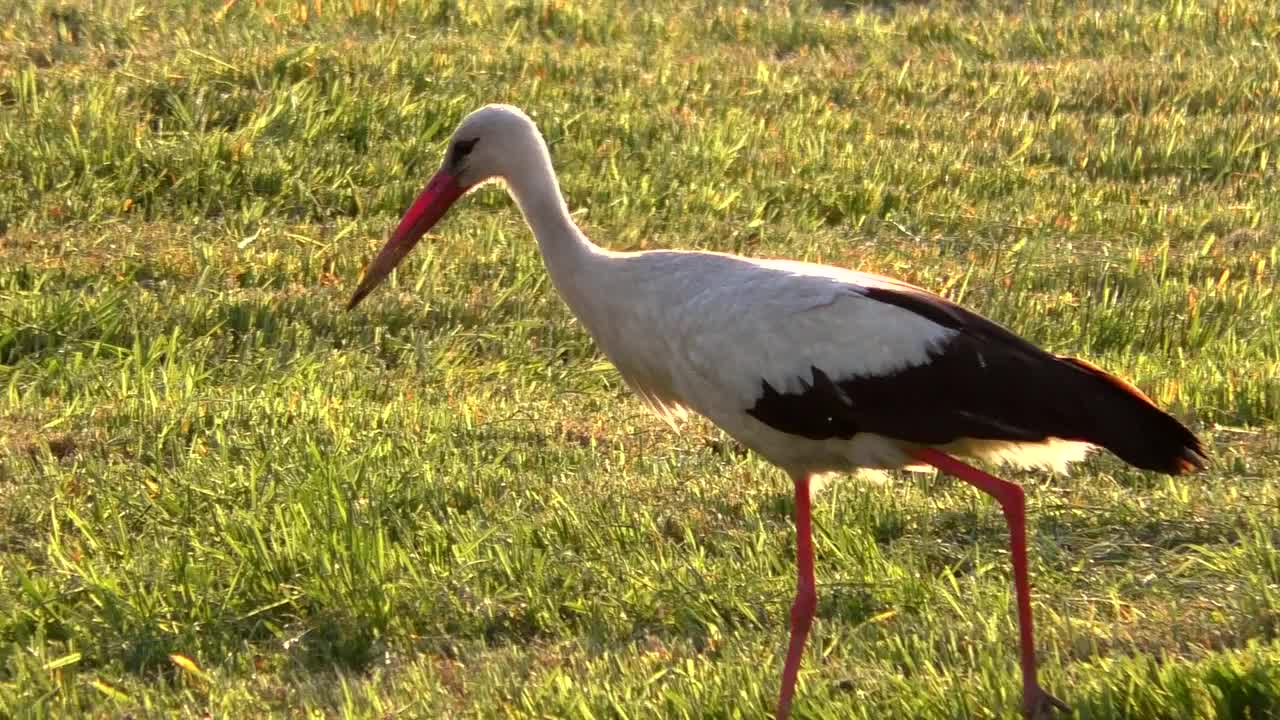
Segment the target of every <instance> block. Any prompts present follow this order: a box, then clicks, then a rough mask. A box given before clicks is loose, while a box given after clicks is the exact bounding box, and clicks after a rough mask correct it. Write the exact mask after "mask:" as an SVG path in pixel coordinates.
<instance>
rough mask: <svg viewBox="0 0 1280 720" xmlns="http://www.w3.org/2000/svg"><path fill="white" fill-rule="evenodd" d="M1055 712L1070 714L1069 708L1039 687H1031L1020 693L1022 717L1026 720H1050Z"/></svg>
mask: <svg viewBox="0 0 1280 720" xmlns="http://www.w3.org/2000/svg"><path fill="white" fill-rule="evenodd" d="M1055 711H1057V712H1062V713H1066V714H1070V713H1071V707H1070V706H1069V705H1067V704H1066V703H1064V702H1062V701H1061V700H1059V699H1058V698H1056V697H1054V696H1052V695H1050V694H1049V693H1048V692H1046V691H1045V689H1044V688H1042V687H1040V686H1039V685H1031V686H1029V687H1027V689H1026V690H1025V691H1024V692H1023V693H1022V715H1023V717H1025V718H1027V720H1050V718H1052V717H1053V715H1054V712H1055Z"/></svg>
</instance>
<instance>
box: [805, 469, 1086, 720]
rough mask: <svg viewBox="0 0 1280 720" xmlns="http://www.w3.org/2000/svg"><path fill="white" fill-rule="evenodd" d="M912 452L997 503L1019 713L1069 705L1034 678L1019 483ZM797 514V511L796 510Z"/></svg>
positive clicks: (1039, 714)
mask: <svg viewBox="0 0 1280 720" xmlns="http://www.w3.org/2000/svg"><path fill="white" fill-rule="evenodd" d="M912 454H913V455H914V456H915V457H916V459H918V460H923V461H924V462H927V463H929V464H930V465H932V466H934V467H936V468H938V469H939V470H941V471H942V472H945V473H947V474H949V475H954V476H955V477H958V478H960V479H961V480H964V481H965V482H967V483H969V484H970V485H972V486H974V487H976V488H978V489H979V490H981V491H982V492H984V493H986V494H988V495H990V496H991V497H993V498H995V499H996V502H998V503H1000V509H1001V510H1003V511H1004V519H1005V522H1006V523H1008V525H1009V551H1010V554H1011V555H1012V556H1013V588H1014V594H1015V595H1016V597H1017V602H1018V635H1019V640H1020V646H1021V658H1022V713H1023V715H1025V716H1026V717H1028V718H1036V719H1037V720H1038V719H1039V718H1046V717H1049V716H1050V714H1051V713H1052V711H1053V710H1055V709H1056V710H1061V711H1063V712H1071V708H1069V707H1067V704H1066V703H1064V702H1062V701H1061V700H1059V699H1058V698H1056V697H1054V696H1052V695H1050V694H1049V693H1048V692H1046V691H1045V690H1044V688H1042V687H1040V683H1039V681H1037V680H1036V648H1035V640H1034V639H1033V637H1032V629H1031V583H1030V582H1029V581H1028V580H1027V529H1026V503H1025V500H1024V499H1023V494H1022V487H1021V486H1019V485H1015V484H1013V483H1011V482H1008V481H1005V480H1001V479H1000V478H997V477H994V476H992V475H988V474H987V473H984V472H982V471H981V470H979V469H977V468H975V467H972V466H970V465H966V464H965V463H962V462H960V461H959V460H956V459H955V458H953V457H951V456H950V455H947V454H946V453H943V452H940V451H938V450H931V449H921V450H915V451H913V452H912ZM797 514H798V512H797Z"/></svg>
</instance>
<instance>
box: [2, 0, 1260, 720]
mask: <svg viewBox="0 0 1280 720" xmlns="http://www.w3.org/2000/svg"><path fill="white" fill-rule="evenodd" d="M492 101H506V102H512V103H515V104H518V105H520V106H522V107H523V108H525V109H526V110H527V111H528V112H529V113H530V114H532V115H533V116H534V118H535V119H536V120H537V121H538V123H539V124H540V126H541V128H542V130H543V132H544V133H545V134H546V136H547V138H548V140H549V142H550V143H551V147H552V154H553V156H554V159H555V162H556V164H557V168H558V170H559V172H560V177H561V184H562V186H563V189H564V191H565V195H566V197H567V199H568V202H569V204H570V206H571V207H572V208H573V209H574V210H575V217H576V218H577V220H578V222H579V223H580V224H581V225H582V227H583V228H584V230H585V231H586V232H587V233H588V234H589V235H590V236H591V237H592V238H593V239H594V240H595V241H596V242H598V243H600V244H602V245H605V246H608V247H611V248H615V249H641V248H668V247H669V248H704V249H713V250H722V251H731V252H740V253H746V254H751V255H758V256H788V257H796V258H803V259H809V260H819V261H824V262H830V263H837V264H842V265H846V266H849V267H854V268H859V269H865V270H871V271H875V272H881V273H885V274H889V275H894V276H897V277H901V278H903V279H905V280H908V281H911V282H914V283H917V284H920V285H923V286H925V287H928V288H931V289H934V290H936V291H938V292H941V293H943V294H945V295H946V296H948V297H950V298H952V299H954V300H957V301H961V302H963V303H964V304H966V305H968V306H970V307H972V308H974V309H976V310H978V311H980V312H983V313H984V314H987V315H989V316H990V317H992V318H994V319H996V320H998V321H1000V322H1002V323H1004V324H1006V325H1008V326H1009V327H1011V328H1013V329H1014V330H1016V331H1017V332H1019V333H1020V334H1023V335H1024V336H1026V337H1028V338H1030V339H1031V340H1033V341H1035V342H1037V343H1039V344H1041V345H1043V346H1044V347H1046V348H1048V349H1050V350H1053V351H1055V352H1060V353H1070V354H1074V355H1078V356H1081V357H1084V358H1087V359H1089V360H1091V361H1093V362H1095V363H1098V364H1100V365H1103V366H1104V367H1107V368H1109V369H1112V370H1114V371H1116V372H1119V373H1121V374H1123V375H1125V376H1127V377H1129V378H1130V379H1132V380H1133V381H1134V382H1135V383H1136V384H1137V385H1138V386H1139V387H1141V388H1143V389H1144V390H1145V391H1146V392H1148V393H1149V394H1150V395H1151V396H1152V397H1153V398H1154V399H1155V400H1156V401H1157V402H1159V403H1160V404H1162V405H1163V406H1165V407H1168V408H1169V409H1170V410H1171V411H1172V412H1174V413H1175V414H1176V415H1178V417H1180V418H1181V419H1183V420H1184V421H1186V422H1187V423H1188V424H1189V425H1190V426H1191V427H1193V428H1194V429H1195V430H1196V431H1197V432H1198V433H1199V434H1200V435H1201V436H1202V437H1203V438H1204V440H1205V442H1206V445H1207V447H1208V449H1209V451H1210V455H1211V463H1210V466H1209V468H1208V469H1207V470H1206V471H1205V472H1203V473H1200V474H1196V475H1192V476H1187V477H1183V478H1178V479H1172V478H1168V477H1165V476H1158V475H1153V474H1149V473H1143V472H1138V471H1134V470H1132V469H1129V468H1127V467H1125V466H1124V465H1123V464H1122V463H1120V462H1119V461H1117V460H1115V459H1114V458H1112V457H1110V456H1107V455H1101V454H1099V455H1095V456H1093V457H1092V458H1091V459H1089V460H1088V461H1086V462H1084V463H1082V464H1080V465H1078V466H1076V467H1075V468H1074V472H1072V473H1071V474H1069V475H1051V474H1047V473H1040V472H1010V473H1008V477H1010V478H1011V479H1016V480H1018V481H1020V482H1022V483H1023V484H1024V485H1025V486H1026V487H1027V488H1028V509H1029V513H1030V524H1029V529H1028V533H1029V545H1030V550H1031V567H1032V583H1033V585H1034V590H1033V592H1034V600H1035V612H1036V620H1037V623H1038V625H1037V632H1038V641H1039V646H1040V655H1041V660H1042V667H1043V670H1042V673H1043V681H1044V684H1045V686H1046V687H1047V688H1048V689H1050V690H1051V691H1053V692H1054V693H1056V694H1058V695H1059V696H1061V697H1062V698H1063V699H1065V700H1067V701H1068V702H1070V703H1072V704H1073V705H1074V706H1075V707H1076V709H1077V714H1078V716H1079V717H1081V718H1132V719H1146V718H1169V719H1181V718H1254V719H1257V718H1265V717H1277V716H1280V549H1278V548H1280V380H1278V378H1280V293H1278V283H1280V271H1277V263H1280V236H1278V234H1277V228H1278V227H1280V166H1278V165H1280V9H1278V8H1277V6H1276V5H1275V4H1273V3H1271V2H1269V1H1268V0H1167V1H1164V0H1160V1H1157V0H1124V1H1123V2H1103V1H1102V0H1095V1H1092V2H1090V1H1087V0H1029V1H1028V2H1014V1H1012V0H1007V1H1005V2H977V1H963V0H940V1H938V2H929V1H927V0H921V1H917V2H893V1H892V0H883V1H882V2H848V3H845V2H839V1H838V0H826V1H825V2H800V1H796V2H750V3H746V4H741V5H734V6H721V5H720V4H717V3H712V2H707V1H706V0H701V1H699V2H693V3H681V2H675V1H674V0H659V2H656V3H645V4H637V5H636V7H630V6H625V5H610V4H605V3H603V2H594V1H593V2H583V3H579V2H568V1H565V2H560V1H555V0H549V1H545V2H531V1H528V0H507V1H505V2H493V3H481V4H476V5H471V4H464V3H455V2H449V1H447V0H442V1H440V2H428V1H425V0H424V1H423V2H412V1H411V0H401V1H400V2H396V1H395V0H324V1H323V2H322V1H321V0H307V1H306V2H303V1H301V0H238V1H237V0H205V1H203V2H191V3H188V2H185V1H180V0H152V1H150V2H143V1H140V0H69V1H67V2H47V1H46V0H19V1H18V2H8V3H0V717H15V718H28V717H30V718H41V717H50V718H52V717H76V716H87V717H134V718H142V717H157V718H158V717H165V718H168V717H188V718H199V717H208V716H212V717H217V718H224V717H225V718H230V717H282V718H283V717H301V716H306V717H358V718H390V717H423V718H438V717H458V718H489V717H511V718H562V717H563V718H637V719H639V718H654V717H664V718H665V717H671V718H763V717H766V716H767V715H768V714H769V713H770V712H771V709H772V704H773V701H774V697H775V693H776V684H777V678H778V674H779V671H780V668H781V661H782V644H783V641H784V639H785V633H786V623H787V609H788V607H789V604H790V598H791V592H792V588H793V583H794V575H793V569H792V562H793V556H794V550H793V547H794V546H793V528H792V523H791V510H792V500H791V497H790V484H789V482H788V481H787V479H786V478H785V476H784V475H783V474H782V473H780V472H779V471H777V470H775V469H772V468H771V467H770V466H769V465H767V464H766V463H765V462H763V461H762V460H761V459H760V458H758V457H755V456H753V455H750V454H748V453H745V452H744V451H742V450H740V449H739V448H738V447H737V446H736V445H735V444H734V443H733V442H732V441H730V440H728V439H727V438H726V437H725V436H723V435H722V434H720V433H719V432H718V431H717V430H716V429H715V428H714V427H712V426H710V425H709V424H707V423H705V422H703V421H700V420H695V421H693V422H690V423H688V424H687V425H685V426H683V427H682V428H681V429H680V430H679V431H678V432H672V431H671V430H670V429H668V428H667V427H666V426H665V425H664V424H663V423H662V422H661V421H660V420H659V419H657V418H654V417H652V416H650V415H649V414H648V413H647V412H646V410H645V409H644V407H643V406H642V404H641V403H640V402H639V401H638V400H637V399H636V398H635V397H633V396H632V395H630V394H629V393H628V392H627V391H626V389H625V388H624V387H623V385H622V383H621V381H620V379H619V377H618V375H617V374H616V372H615V371H614V370H613V368H612V367H611V366H610V365H609V364H608V363H607V362H606V361H605V360H604V358H603V356H602V355H601V354H600V353H599V352H598V351H597V350H596V348H595V347H594V346H593V345H592V343H591V341H590V340H589V338H588V337H587V336H586V334H585V332H584V331H583V330H582V329H581V328H580V327H579V326H578V325H577V324H576V322H575V321H574V319H573V318H572V317H571V316H570V315H569V313H568V311H567V310H566V308H565V307H564V305H563V304H562V303H561V301H560V300H559V299H558V298H557V297H556V295H555V291H554V289H553V288H552V287H551V285H550V283H549V281H548V280H547V278H546V275H545V271H544V269H543V266H542V261H541V259H540V258H539V256H538V254H537V248H536V246H535V245H534V243H533V242H532V239H531V236H530V234H529V232H528V230H527V229H526V228H525V226H524V224H523V221H522V220H521V218H520V216H519V214H518V213H517V211H516V210H515V209H514V207H513V205H512V204H511V202H510V201H509V200H508V198H507V197H506V195H505V194H504V193H503V192H501V190H500V189H498V188H497V187H493V188H488V189H485V190H483V191H481V192H477V193H475V194H473V195H471V196H469V197H468V198H466V199H465V200H464V201H462V203H461V204H460V207H459V208H458V209H457V210H455V212H454V213H453V214H452V215H451V216H450V217H449V218H447V219H446V220H445V221H444V222H443V223H442V224H441V225H440V226H439V227H438V228H437V229H436V231H435V234H434V238H435V239H434V240H432V241H430V242H427V243H424V244H423V246H421V247H420V248H419V250H418V251H417V252H416V253H415V254H414V255H412V256H411V257H410V258H409V259H408V260H407V261H406V262H405V263H404V264H403V265H402V266H401V269H400V270H399V271H398V273H397V275H396V276H395V277H394V278H393V279H392V281H391V282H390V283H389V284H388V285H387V286H386V287H383V288H381V289H380V290H379V291H378V292H376V293H375V294H374V295H373V296H371V297H370V298H369V299H368V300H366V301H365V302H364V304H362V305H361V306H360V307H359V308H358V309H357V310H355V311H353V312H344V311H343V309H342V308H343V305H344V303H345V301H346V299H347V298H348V297H349V295H350V293H351V291H352V290H353V288H354V287H355V283H356V281H357V279H358V277H359V274H360V272H361V270H362V268H363V265H364V263H365V262H366V261H367V260H368V259H369V258H370V257H371V256H372V255H373V253H374V252H375V251H376V249H377V247H378V246H379V245H380V244H381V241H382V240H383V239H384V238H385V237H386V233H387V231H388V230H389V228H390V227H391V226H392V225H393V224H394V222H395V221H396V219H397V217H398V215H399V213H400V212H401V211H402V210H403V209H404V208H405V207H406V206H407V205H408V203H409V202H410V201H411V199H412V197H413V195H414V194H415V193H416V192H417V191H418V190H419V189H420V188H421V186H422V184H423V183H424V182H425V181H426V179H427V177H428V176H429V174H430V173H431V172H432V170H433V169H434V168H435V167H436V165H437V163H438V162H439V160H440V157H441V155H442V152H443V149H444V142H445V140H446V138H447V137H448V134H449V132H450V131H451V130H452V128H453V126H454V125H455V124H456V123H457V121H458V120H459V119H460V118H461V117H462V116H463V115H464V114H465V113H466V112H468V111H469V110H471V109H473V108H475V107H477V106H479V105H481V104H483V103H486V102H492ZM814 511H815V533H816V552H817V575H818V588H819V608H818V618H817V621H816V623H815V626H814V634H813V636H812V638H811V642H810V646H809V651H808V654H807V656H806V659H805V665H804V667H803V669H802V672H801V677H800V688H799V693H798V698H797V704H796V707H795V715H796V717H799V718H849V717H852V718H922V719H927V720H932V719H941V718H1014V717H1017V706H1018V701H1019V693H1020V689H1021V688H1020V681H1019V676H1018V671H1017V652H1016V645H1017V643H1016V639H1017V628H1016V624H1015V622H1014V617H1013V613H1012V598H1013V591H1012V585H1011V582H1010V570H1009V563H1008V549H1007V547H1006V534H1005V526H1004V522H1003V519H1002V517H1001V515H1000V512H999V509H998V508H997V507H996V505H995V504H994V503H993V502H991V501H990V500H989V499H988V498H986V497H985V496H982V495H980V494H978V493H977V492H975V491H974V490H973V489H972V488H970V487H969V486H967V485H965V484H963V483H961V482H958V481H955V480H952V479H950V478H946V477H941V476H936V475H931V474H908V473H903V474H890V475H889V476H888V477H887V478H874V477H861V476H859V477H849V478H838V479H833V480H832V481H831V482H829V483H828V484H827V485H826V486H825V487H824V489H823V490H822V492H821V493H820V494H819V495H818V496H817V499H816V501H815V506H814Z"/></svg>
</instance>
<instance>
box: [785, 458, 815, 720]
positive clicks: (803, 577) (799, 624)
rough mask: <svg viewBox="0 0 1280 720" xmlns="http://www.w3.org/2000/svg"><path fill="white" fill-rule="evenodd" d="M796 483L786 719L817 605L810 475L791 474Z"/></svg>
mask: <svg viewBox="0 0 1280 720" xmlns="http://www.w3.org/2000/svg"><path fill="white" fill-rule="evenodd" d="M791 479H792V481H794V482H795V486H796V597H795V600H794V601H793V602H792V603H791V637H790V639H789V640H788V641H787V662H786V664H785V665H783V667H782V689H781V690H780V691H779V693H778V708H777V713H776V718H777V720H785V718H786V717H787V714H788V713H790V712H791V696H792V695H793V694H795V690H796V674H797V673H798V672H799V671H800V658H801V657H802V656H803V655H804V643H805V640H806V639H807V638H808V637H809V626H810V625H811V624H813V613H814V611H815V610H816V609H817V607H818V595H817V592H816V591H815V590H814V586H813V532H812V529H811V527H810V523H809V504H810V503H809V499H810V498H809V475H808V474H807V473H804V474H801V473H796V474H793V475H792V476H791Z"/></svg>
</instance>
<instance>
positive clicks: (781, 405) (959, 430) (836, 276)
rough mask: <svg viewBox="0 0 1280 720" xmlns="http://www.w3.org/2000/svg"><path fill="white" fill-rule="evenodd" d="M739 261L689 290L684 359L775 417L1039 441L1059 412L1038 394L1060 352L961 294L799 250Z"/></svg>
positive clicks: (836, 434)
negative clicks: (832, 264) (746, 264)
mask: <svg viewBox="0 0 1280 720" xmlns="http://www.w3.org/2000/svg"><path fill="white" fill-rule="evenodd" d="M740 273H741V274H742V275H743V277H741V278H738V280H739V281H738V282H733V283H724V284H720V285H719V286H718V287H717V288H713V289H710V290H708V291H707V292H705V293H703V294H702V296H700V297H699V298H696V299H694V300H693V301H691V302H690V303H689V307H688V308H687V309H686V314H687V315H688V316H689V319H688V320H687V321H686V328H687V329H686V331H685V332H686V337H688V338H689V343H688V352H687V359H688V363H689V367H690V370H691V376H692V377H696V378H697V379H698V381H699V382H700V383H701V384H702V385H703V386H704V387H705V388H707V389H708V390H710V389H711V388H714V391H715V392H717V393H719V394H720V395H721V396H722V397H723V398H724V399H726V400H728V401H730V402H733V403H736V404H737V406H738V408H739V411H746V412H747V413H748V414H750V415H751V416H752V417H754V418H756V419H757V420H759V421H760V422H763V423H765V424H766V425H769V426H770V427H773V428H774V429H777V430H781V431H783V432H786V433H789V434H793V435H799V436H803V437H807V438H811V439H826V438H849V437H852V436H853V435H855V434H857V433H859V432H870V433H876V434H880V435H885V436H887V437H892V438H895V439H899V440H904V441H908V442H919V443H928V444H941V443H946V442H950V441H954V440H956V439H959V438H980V439H993V440H1006V441H1011V442H1035V441H1040V440H1044V439H1045V438H1046V436H1047V434H1046V432H1045V428H1046V427H1049V428H1052V427H1056V426H1058V425H1061V424H1062V423H1054V422H1052V420H1053V418H1052V417H1048V418H1046V414H1048V415H1052V413H1053V412H1055V410H1053V409H1049V410H1047V411H1046V409H1045V408H1044V407H1043V405H1041V404H1040V403H1039V400H1041V399H1042V397H1037V393H1043V392H1044V390H1043V389H1042V388H1040V387H1039V386H1040V385H1041V384H1049V385H1052V384H1053V383H1055V382H1058V383H1060V382H1061V381H1062V377H1063V376H1062V373H1061V367H1060V366H1061V365H1062V363H1061V362H1060V361H1058V359H1057V358H1055V357H1054V356H1053V355H1050V354H1048V353H1046V352H1044V351H1042V350H1040V349H1038V348H1036V347H1035V346H1034V345H1031V344H1030V343H1028V342H1026V341H1025V340H1022V339H1021V338H1019V337H1018V336H1016V335H1014V334H1013V333H1011V332H1009V331H1008V330H1006V329H1004V328H1003V327H1001V326H999V325H997V324H996V323H994V322H992V321H990V320H987V319H986V318H983V317H982V316H980V315H977V314H976V313H973V312H971V311H968V310H965V309H964V308H962V307H960V306H958V305H956V304H955V303H952V302H950V301H948V300H946V299H944V298H942V297H939V296H937V295H934V294H933V293H929V292H928V291H925V290H922V289H920V288H917V287H914V286H912V285H909V284H906V283H902V282H898V281H895V280H892V279H889V278H883V277H880V276H876V275H870V274H864V273H856V272H851V271H846V270H841V269H839V268H829V267H825V266H817V265H809V264H807V263H796V262H788V261H769V262H765V263H759V264H757V265H756V266H755V270H754V271H753V272H748V271H746V270H740ZM695 392H696V391H695ZM704 402H705V401H704ZM1066 405H1067V406H1070V407H1075V406H1077V405H1078V403H1066ZM1059 412H1061V411H1060V410H1059Z"/></svg>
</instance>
